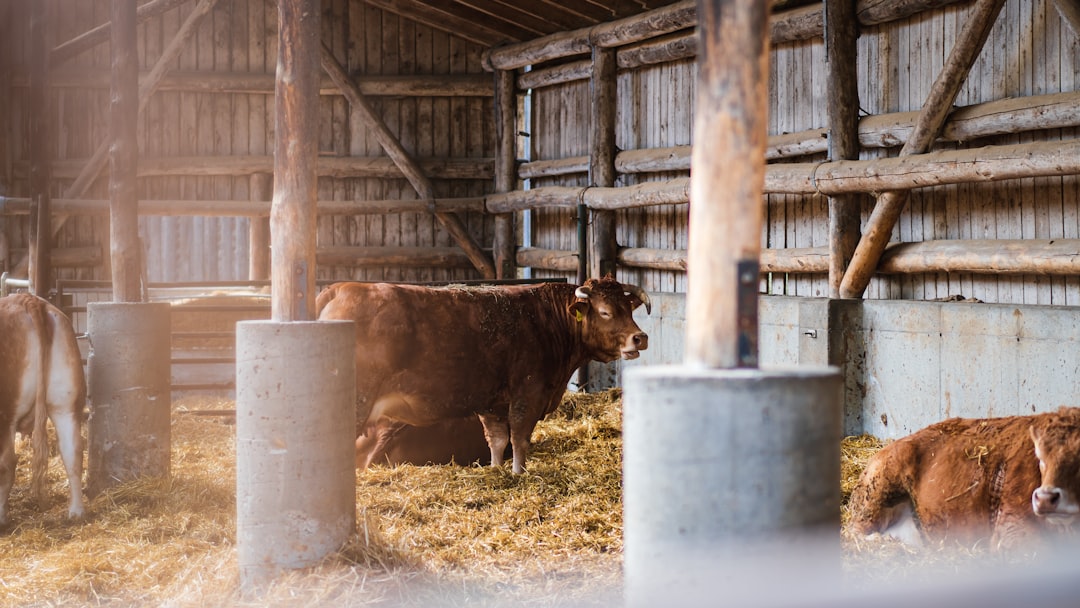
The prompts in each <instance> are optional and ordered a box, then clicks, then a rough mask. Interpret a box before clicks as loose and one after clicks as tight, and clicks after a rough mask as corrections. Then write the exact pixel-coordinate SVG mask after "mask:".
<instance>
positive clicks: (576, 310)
mask: <svg viewBox="0 0 1080 608" xmlns="http://www.w3.org/2000/svg"><path fill="white" fill-rule="evenodd" d="M569 310H570V315H571V316H572V317H574V320H576V321H577V322H578V323H581V322H582V321H583V320H585V315H586V313H588V312H589V302H588V300H578V301H576V302H574V303H573V304H571V305H570V308H569Z"/></svg>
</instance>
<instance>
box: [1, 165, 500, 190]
mask: <svg viewBox="0 0 1080 608" xmlns="http://www.w3.org/2000/svg"><path fill="white" fill-rule="evenodd" d="M416 163H417V164H418V165H419V166H420V169H421V170H423V171H424V173H425V174H426V175H429V176H431V177H433V178H437V179H482V180H490V179H492V177H493V176H494V161H493V159H490V158H463V159H448V158H419V159H416ZM84 165H85V161H84V160H80V159H74V160H62V161H56V162H54V163H53V177H54V178H57V179H71V178H73V177H75V176H77V175H78V173H79V170H80V168H81V167H83V166H84ZM17 168H18V167H17ZM273 170H274V157H272V156H246V155H245V156H174V157H166V158H144V159H142V161H141V162H140V164H139V177H184V176H187V177H191V176H196V177H209V176H214V175H228V176H246V175H250V174H252V173H270V172H272V171H273ZM315 170H316V171H317V172H318V174H319V176H320V177H384V178H398V179H400V178H403V177H404V175H403V174H402V172H401V170H400V169H399V168H398V166H397V165H395V164H394V161H393V159H391V158H389V157H386V156H359V157H358V156H320V157H319V158H318V160H317V161H316V167H315ZM70 198H76V197H70Z"/></svg>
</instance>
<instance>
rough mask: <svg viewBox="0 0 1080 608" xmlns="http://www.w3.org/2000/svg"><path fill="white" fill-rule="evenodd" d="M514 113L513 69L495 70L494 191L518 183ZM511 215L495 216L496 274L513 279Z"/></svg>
mask: <svg viewBox="0 0 1080 608" xmlns="http://www.w3.org/2000/svg"><path fill="white" fill-rule="evenodd" d="M516 114H517V94H516V93H515V91H514V72H513V71H511V70H495V145H496V151H495V192H510V191H512V190H514V187H515V186H516V182H517V165H516V160H517V153H516V152H517V150H516V145H515V144H516V142H517V138H516V137H515V135H516V133H515V129H514V125H515V124H516ZM515 244H516V243H515V239H514V214H513V213H500V214H498V215H496V216H495V242H494V244H493V246H492V249H493V252H494V258H495V276H496V278H499V279H512V278H514V277H515V276H516V275H517V264H516V260H515V259H514V245H515Z"/></svg>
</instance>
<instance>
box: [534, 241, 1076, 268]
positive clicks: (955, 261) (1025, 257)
mask: <svg viewBox="0 0 1080 608" xmlns="http://www.w3.org/2000/svg"><path fill="white" fill-rule="evenodd" d="M556 253H557V252H556ZM556 253H549V254H548V255H549V256H552V257H554V256H555V255H556ZM618 260H619V263H620V264H622V265H624V266H627V267H631V268H649V269H654V270H671V271H685V270H686V251H685V250H658V249H638V248H624V249H621V250H620V251H619V257H618ZM828 271H829V250H828V248H827V247H808V248H792V249H762V250H761V272H762V273H767V272H772V273H788V274H813V273H822V274H823V273H827V272H828ZM877 272H878V273H879V274H920V273H933V272H949V273H971V274H1009V275H1016V274H1031V275H1044V276H1051V275H1053V276H1060V275H1076V274H1080V239H1052V240H1049V239H989V240H986V239H972V240H936V241H923V242H919V243H891V244H890V245H889V246H888V247H887V248H886V249H885V254H884V255H883V256H882V258H881V263H880V264H879V265H878V268H877Z"/></svg>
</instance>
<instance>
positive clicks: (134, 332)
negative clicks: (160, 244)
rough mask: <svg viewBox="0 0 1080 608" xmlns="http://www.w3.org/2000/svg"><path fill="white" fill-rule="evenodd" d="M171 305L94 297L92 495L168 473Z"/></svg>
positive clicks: (90, 329) (89, 430) (89, 428)
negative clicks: (113, 300)
mask: <svg viewBox="0 0 1080 608" xmlns="http://www.w3.org/2000/svg"><path fill="white" fill-rule="evenodd" d="M169 322H170V306H169V304H167V303H161V302H158V303H141V302H90V303H89V304H88V305H87V321H86V325H87V333H88V334H89V336H90V355H89V358H88V361H87V368H88V385H89V393H90V419H89V420H88V421H87V425H86V435H87V456H86V460H87V469H86V470H87V474H86V489H87V493H88V494H90V495H91V496H93V495H94V494H97V493H99V492H101V491H102V490H105V489H108V488H110V487H112V486H114V485H117V484H118V483H121V482H124V481H130V480H132V479H137V478H139V477H146V476H150V477H161V476H168V475H169V458H170V453H169V452H170V449H171V447H172V443H171V436H172V435H171V432H170V429H171V426H170V424H171V420H170V414H171V412H170V409H171V405H172V400H171V394H170V387H169V385H170V382H171V378H170V373H171V364H170V342H169V341H170V336H169Z"/></svg>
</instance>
